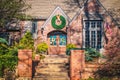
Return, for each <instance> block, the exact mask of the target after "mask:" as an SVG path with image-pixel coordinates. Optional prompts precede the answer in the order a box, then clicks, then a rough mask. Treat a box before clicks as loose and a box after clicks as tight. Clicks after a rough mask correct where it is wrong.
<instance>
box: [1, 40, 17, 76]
mask: <svg viewBox="0 0 120 80" xmlns="http://www.w3.org/2000/svg"><path fill="white" fill-rule="evenodd" d="M2 40H3V41H0V77H3V75H4V70H5V69H8V70H9V71H13V70H14V69H15V66H16V65H17V60H18V58H17V49H16V48H14V47H9V46H8V45H7V41H5V40H4V39H2Z"/></svg>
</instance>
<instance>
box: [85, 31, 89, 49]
mask: <svg viewBox="0 0 120 80" xmlns="http://www.w3.org/2000/svg"><path fill="white" fill-rule="evenodd" d="M89 38H90V36H89V31H88V30H87V31H85V47H90V39H89Z"/></svg>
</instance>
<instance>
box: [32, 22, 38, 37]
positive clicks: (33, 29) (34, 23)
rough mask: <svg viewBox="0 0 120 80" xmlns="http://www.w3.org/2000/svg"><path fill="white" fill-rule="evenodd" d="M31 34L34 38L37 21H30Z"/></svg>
mask: <svg viewBox="0 0 120 80" xmlns="http://www.w3.org/2000/svg"><path fill="white" fill-rule="evenodd" d="M32 34H33V38H34V39H36V38H37V21H33V22H32Z"/></svg>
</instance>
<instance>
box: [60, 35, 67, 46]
mask: <svg viewBox="0 0 120 80" xmlns="http://www.w3.org/2000/svg"><path fill="white" fill-rule="evenodd" d="M59 44H60V45H66V36H65V35H60V42H59Z"/></svg>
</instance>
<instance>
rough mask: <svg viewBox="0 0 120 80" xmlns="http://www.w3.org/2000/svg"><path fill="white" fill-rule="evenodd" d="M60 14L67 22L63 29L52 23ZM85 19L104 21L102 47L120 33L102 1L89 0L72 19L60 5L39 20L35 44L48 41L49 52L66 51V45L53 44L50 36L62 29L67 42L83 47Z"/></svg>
mask: <svg viewBox="0 0 120 80" xmlns="http://www.w3.org/2000/svg"><path fill="white" fill-rule="evenodd" d="M58 14H60V15H62V16H63V17H65V19H66V22H67V23H66V26H65V27H64V28H63V29H61V30H57V29H54V28H53V26H52V25H51V19H52V17H53V16H55V15H58ZM85 20H101V21H102V25H103V26H102V32H103V33H102V40H103V41H102V47H104V46H105V45H107V43H106V41H107V42H109V40H110V39H112V37H113V36H115V35H116V34H117V33H119V34H120V31H119V29H118V26H116V25H115V23H114V22H113V19H112V17H110V15H109V14H108V13H107V11H106V10H105V9H104V7H103V6H101V3H100V2H99V1H97V0H88V1H87V2H86V3H85V5H84V6H83V8H81V9H80V10H79V12H78V13H77V14H76V15H75V16H74V17H73V19H72V20H71V21H70V19H69V17H67V15H66V14H65V13H64V12H63V10H62V9H61V8H60V7H57V8H56V9H55V10H54V11H53V12H52V14H51V15H50V16H49V18H48V19H47V20H42V19H41V20H40V19H39V20H37V38H36V39H35V46H36V45H37V44H39V43H41V42H46V43H47V44H48V46H49V48H48V53H50V54H56V51H57V52H59V53H60V54H63V53H65V52H66V46H62V47H61V46H58V47H56V46H51V45H50V39H49V37H48V34H50V33H52V32H53V31H58V32H59V31H61V32H63V33H65V34H66V35H67V44H70V43H71V44H75V45H76V47H77V48H83V46H84V41H85V40H84V39H83V37H84V36H85V34H84V32H83V29H84V26H85V25H84V21H85ZM105 23H108V24H109V25H110V28H111V29H112V34H111V33H109V30H108V29H107V28H106V27H105V26H104V24H105ZM105 37H106V38H105ZM106 39H107V40H106Z"/></svg>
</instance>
